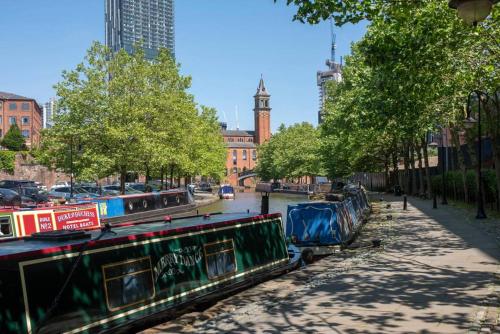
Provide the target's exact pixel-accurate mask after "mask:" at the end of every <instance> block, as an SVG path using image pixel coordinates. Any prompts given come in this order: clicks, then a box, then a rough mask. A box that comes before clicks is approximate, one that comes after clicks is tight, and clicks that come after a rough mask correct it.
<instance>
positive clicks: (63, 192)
mask: <svg viewBox="0 0 500 334" xmlns="http://www.w3.org/2000/svg"><path fill="white" fill-rule="evenodd" d="M48 195H49V196H50V197H52V198H64V199H66V200H68V199H69V198H70V197H71V187H59V188H55V189H54V190H51V191H50V192H49V193H48ZM73 197H74V198H95V197H99V194H95V193H89V192H88V191H86V190H85V189H83V188H81V187H78V186H74V187H73Z"/></svg>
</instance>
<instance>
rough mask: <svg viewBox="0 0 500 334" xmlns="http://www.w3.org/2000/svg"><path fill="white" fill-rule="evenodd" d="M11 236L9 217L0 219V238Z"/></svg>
mask: <svg viewBox="0 0 500 334" xmlns="http://www.w3.org/2000/svg"><path fill="white" fill-rule="evenodd" d="M12 235H13V232H12V225H11V224H10V218H9V217H2V218H0V238H6V237H11V236H12Z"/></svg>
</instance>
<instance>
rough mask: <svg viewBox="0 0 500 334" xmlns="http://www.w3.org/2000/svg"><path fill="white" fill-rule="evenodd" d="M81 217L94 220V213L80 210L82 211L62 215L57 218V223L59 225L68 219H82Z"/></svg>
mask: <svg viewBox="0 0 500 334" xmlns="http://www.w3.org/2000/svg"><path fill="white" fill-rule="evenodd" d="M82 217H89V218H94V217H95V212H93V211H90V210H82V211H74V212H68V213H63V214H62V215H58V216H57V222H58V223H60V222H62V221H66V220H69V219H73V218H82Z"/></svg>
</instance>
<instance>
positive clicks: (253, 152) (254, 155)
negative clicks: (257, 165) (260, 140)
mask: <svg viewBox="0 0 500 334" xmlns="http://www.w3.org/2000/svg"><path fill="white" fill-rule="evenodd" d="M252 160H253V161H255V160H257V151H256V150H253V151H252Z"/></svg>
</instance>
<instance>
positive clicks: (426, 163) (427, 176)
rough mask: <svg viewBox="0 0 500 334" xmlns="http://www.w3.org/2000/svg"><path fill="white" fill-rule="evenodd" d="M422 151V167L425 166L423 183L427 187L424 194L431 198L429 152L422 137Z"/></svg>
mask: <svg viewBox="0 0 500 334" xmlns="http://www.w3.org/2000/svg"><path fill="white" fill-rule="evenodd" d="M420 143H421V145H422V150H423V151H424V166H425V181H426V185H427V189H426V190H427V191H426V194H427V196H428V198H432V186H431V174H430V170H429V152H428V151H427V139H426V136H423V137H422V138H421V141H420Z"/></svg>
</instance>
